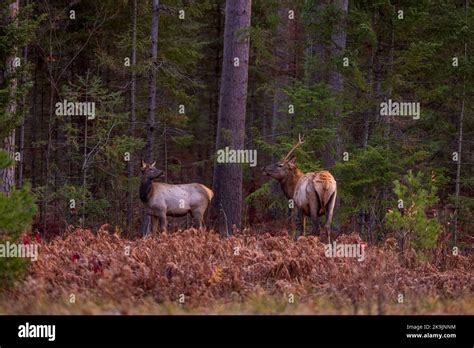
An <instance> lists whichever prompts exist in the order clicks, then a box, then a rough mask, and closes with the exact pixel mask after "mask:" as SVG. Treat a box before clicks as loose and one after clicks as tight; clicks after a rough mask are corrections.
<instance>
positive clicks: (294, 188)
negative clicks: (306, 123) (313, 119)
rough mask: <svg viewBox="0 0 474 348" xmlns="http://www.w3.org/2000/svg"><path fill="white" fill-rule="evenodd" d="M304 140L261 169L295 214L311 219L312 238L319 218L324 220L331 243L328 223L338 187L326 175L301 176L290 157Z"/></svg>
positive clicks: (298, 232)
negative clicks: (292, 207)
mask: <svg viewBox="0 0 474 348" xmlns="http://www.w3.org/2000/svg"><path fill="white" fill-rule="evenodd" d="M303 143H304V140H303V139H302V137H301V135H299V136H298V143H297V144H296V145H295V146H293V148H292V149H291V150H290V152H288V154H287V155H286V156H285V158H283V159H282V160H281V161H279V162H277V163H274V164H270V165H268V166H266V167H265V168H264V169H263V174H264V175H268V176H271V177H272V178H274V179H276V180H278V182H279V183H280V185H281V188H282V190H283V193H284V194H285V196H286V197H287V198H288V199H293V200H294V203H295V204H296V207H297V208H298V210H299V211H298V213H299V215H300V216H302V219H303V232H304V218H305V216H310V217H311V221H312V223H313V234H315V235H317V236H319V235H320V226H319V217H320V216H322V215H325V216H326V223H325V226H324V230H325V232H326V233H327V237H328V239H329V240H330V234H331V222H332V218H333V213H334V205H335V203H336V194H337V185H336V180H334V177H333V176H332V175H331V173H329V172H328V171H321V172H311V173H306V174H304V173H303V172H302V171H301V170H300V169H299V168H298V167H297V166H296V163H295V162H296V157H292V158H291V155H292V154H293V152H294V151H295V150H296V149H297V148H298V147H299V146H301V145H302V144H303ZM300 233H301V231H297V234H296V236H295V238H298V236H299V234H300Z"/></svg>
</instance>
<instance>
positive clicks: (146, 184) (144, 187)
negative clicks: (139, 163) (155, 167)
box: [140, 179, 151, 203]
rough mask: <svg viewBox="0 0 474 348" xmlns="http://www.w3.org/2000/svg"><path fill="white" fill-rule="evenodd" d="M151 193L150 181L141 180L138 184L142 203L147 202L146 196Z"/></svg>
mask: <svg viewBox="0 0 474 348" xmlns="http://www.w3.org/2000/svg"><path fill="white" fill-rule="evenodd" d="M150 191H151V180H150V179H142V180H141V182H140V200H141V201H142V202H143V203H146V202H148V195H149V193H150Z"/></svg>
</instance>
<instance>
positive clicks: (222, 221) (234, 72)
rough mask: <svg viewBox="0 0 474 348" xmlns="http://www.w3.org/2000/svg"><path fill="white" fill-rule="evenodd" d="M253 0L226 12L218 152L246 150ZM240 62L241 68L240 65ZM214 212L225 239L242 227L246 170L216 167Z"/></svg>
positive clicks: (234, 1)
mask: <svg viewBox="0 0 474 348" xmlns="http://www.w3.org/2000/svg"><path fill="white" fill-rule="evenodd" d="M251 3H252V2H251V0H228V1H227V2H226V11H225V29H224V58H223V64H222V78H221V89H220V102H219V116H218V124H217V139H216V149H223V148H225V147H226V146H228V147H229V148H230V149H234V150H243V147H244V138H245V134H244V133H245V113H246V103H247V84H248V63H249V36H248V32H247V31H246V30H248V28H249V27H250V15H251ZM237 59H238V65H237V64H236V62H237ZM213 180H214V181H213V188H214V191H215V194H216V196H215V200H214V209H215V211H216V212H218V213H219V231H220V233H221V235H223V236H225V235H229V234H231V233H232V229H233V226H235V227H237V228H241V223H242V167H241V164H236V163H221V164H218V163H215V166H214V178H213Z"/></svg>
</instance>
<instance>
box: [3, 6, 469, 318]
mask: <svg viewBox="0 0 474 348" xmlns="http://www.w3.org/2000/svg"><path fill="white" fill-rule="evenodd" d="M473 11H474V10H473V6H472V4H470V0H420V1H409V0H294V1H290V0H115V1H114V0H102V1H94V0H5V1H2V4H1V5H0V138H1V141H2V143H1V144H0V243H1V244H0V313H31V314H42V313H80V314H90V313H93V314H98V313H117V314H127V313H139V314H142V313H166V314H182V313H287V314H315V313H330V314H404V313H414V314H425V313H454V314H459V313H467V314H473V313H474V296H473V293H474V285H473V284H474V281H473V280H474V274H473V271H472V269H473V263H474V254H473V246H474V235H473V226H474V195H473V193H474V136H473V134H474V115H473V111H474V106H473V103H472V101H473V96H474V83H473V82H474V58H473V57H472V55H471V50H472V47H473V45H474V25H473V24H474V16H473V14H474V13H473ZM15 243H16V244H15ZM7 244H8V247H6V245H7ZM11 245H16V246H17V247H18V248H19V246H33V245H37V246H39V249H38V251H37V252H38V255H37V260H34V261H33V260H29V258H28V257H18V256H20V251H19V250H20V249H16V254H17V257H8V253H10V256H11V255H13V254H14V252H13V251H12V249H11V248H10V246H11ZM338 246H340V247H341V248H340V249H337V247H338ZM345 246H347V248H345ZM352 247H353V249H351V248H352ZM26 249H27V248H26ZM26 249H25V250H26ZM7 250H9V252H7ZM28 250H29V249H28ZM35 250H36V249H35ZM330 251H334V253H332V252H330ZM336 251H340V252H341V254H340V255H339V254H338V253H337V252H336ZM351 251H353V252H354V253H357V257H354V256H355V255H347V253H349V254H350V252H351ZM328 252H329V253H328ZM328 255H330V256H328Z"/></svg>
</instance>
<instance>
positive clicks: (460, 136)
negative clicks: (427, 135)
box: [453, 0, 469, 245]
mask: <svg viewBox="0 0 474 348" xmlns="http://www.w3.org/2000/svg"><path fill="white" fill-rule="evenodd" d="M468 6H469V0H466V2H465V17H466V25H467V13H468ZM464 62H467V39H465V40H464ZM465 100H466V75H465V74H464V76H463V88H462V101H461V113H460V115H459V124H458V129H459V134H458V162H457V167H456V191H455V200H456V212H455V214H454V233H453V245H456V243H457V232H458V218H459V193H460V190H461V153H462V142H463V122H464V104H465Z"/></svg>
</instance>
